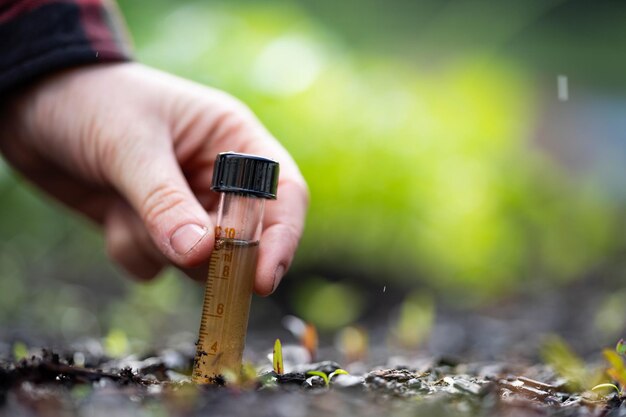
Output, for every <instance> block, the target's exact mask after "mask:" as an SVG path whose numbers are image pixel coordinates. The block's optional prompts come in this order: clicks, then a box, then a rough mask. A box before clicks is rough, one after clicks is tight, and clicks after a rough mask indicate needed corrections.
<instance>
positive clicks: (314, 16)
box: [0, 0, 626, 356]
mask: <svg viewBox="0 0 626 417" xmlns="http://www.w3.org/2000/svg"><path fill="white" fill-rule="evenodd" d="M119 5H120V8H121V10H122V13H123V14H124V16H125V18H126V21H127V23H128V26H129V30H130V32H131V35H132V38H133V39H134V43H135V49H136V56H137V58H138V59H139V60H140V61H142V62H144V63H146V64H148V65H152V66H155V67H157V68H160V69H163V70H165V71H169V72H172V73H174V74H177V75H179V76H182V77H186V78H190V79H192V80H195V81H197V82H200V83H203V84H206V85H210V86H214V87H217V88H220V89H224V90H226V91H228V92H230V93H232V94H234V95H235V96H237V97H239V98H240V99H241V100H243V101H244V102H246V103H247V104H248V105H249V106H250V107H251V108H252V109H253V110H254V111H255V112H256V114H257V115H258V117H259V118H260V119H261V120H262V121H263V123H265V124H266V126H267V127H268V128H269V129H270V131H272V132H273V133H274V134H275V135H276V137H278V138H279V139H280V141H281V142H282V143H283V144H284V146H285V147H286V148H287V149H288V150H289V151H290V152H291V154H292V155H293V156H294V158H295V159H296V161H297V162H298V163H299V165H300V167H301V169H302V171H303V173H304V176H305V177H306V179H307V181H308V183H309V186H310V190H311V196H312V199H311V202H312V203H311V208H310V213H309V217H308V223H307V228H306V232H305V234H304V237H303V240H302V244H301V247H300V249H299V252H298V255H297V258H296V260H295V263H294V265H293V267H292V270H291V271H290V273H289V274H288V276H287V278H286V280H284V281H283V283H284V284H283V285H282V286H281V288H280V289H279V291H278V293H277V294H276V295H275V296H273V297H270V298H267V299H259V298H255V300H254V302H253V311H254V313H253V317H252V320H251V324H250V332H251V337H250V339H249V340H251V343H252V344H253V345H254V343H258V345H259V346H264V347H267V348H268V349H269V348H271V344H272V341H273V339H274V338H275V337H277V336H278V335H280V334H282V333H281V332H282V331H284V330H279V329H280V317H282V316H283V315H284V314H287V313H290V314H295V315H297V316H299V317H302V318H303V319H305V320H307V321H310V322H312V323H314V324H315V325H316V326H317V327H318V329H319V330H320V332H321V334H322V339H323V340H324V337H326V338H327V340H332V337H333V336H334V335H335V334H337V332H338V331H340V330H341V329H344V330H345V326H348V325H353V324H355V323H356V324H359V325H360V326H364V327H368V326H369V329H368V331H369V332H371V333H372V337H371V339H373V340H378V341H379V344H381V345H385V344H386V343H387V342H388V341H390V342H389V343H391V344H393V341H394V340H395V341H396V342H398V339H406V340H400V341H399V342H398V343H396V345H403V346H405V347H406V346H408V347H409V348H411V349H418V350H419V349H422V350H426V351H431V352H441V351H442V350H444V351H445V349H452V350H451V352H452V353H458V352H457V351H455V350H454V349H453V348H452V347H451V346H456V348H458V349H460V350H459V352H462V351H463V346H468V345H469V344H470V342H471V343H474V345H473V346H474V347H473V349H474V350H475V351H476V350H481V349H482V350H481V351H484V352H487V356H489V355H490V353H489V352H491V350H490V349H491V347H493V345H494V344H498V343H500V345H499V346H505V347H506V349H510V348H511V347H514V346H516V345H517V346H518V345H519V343H518V342H519V339H520V338H525V337H526V336H527V335H528V334H532V333H536V332H537V331H540V332H546V333H548V332H558V333H562V334H563V335H565V336H566V337H568V336H569V337H570V338H571V339H580V337H579V336H580V335H581V334H582V332H585V334H589V335H591V336H592V337H591V338H590V339H585V340H584V341H581V340H579V342H578V343H583V344H584V343H586V345H584V348H587V349H599V347H602V346H604V344H606V343H613V342H614V341H615V340H616V338H618V337H619V336H620V334H621V335H623V334H624V332H625V331H626V260H625V259H626V258H625V256H624V255H625V254H626V233H625V232H626V224H625V221H624V218H625V214H626V175H625V174H626V134H625V133H624V132H626V117H625V115H626V50H625V49H626V42H625V40H626V25H624V24H623V22H625V21H626V5H625V4H624V3H623V2H617V1H596V2H586V1H578V0H573V1H561V0H557V1H546V0H532V1H530V0H529V1H524V2H517V1H500V2H493V1H463V2H460V1H440V0H419V1H413V0H394V1H384V0H347V1H341V2H337V1H332V0H315V1H311V0H294V1H264V2H254V1H244V0H228V1H225V0H224V1H218V0H211V1H195V2H193V1H174V0H169V1H166V0H154V1H151V2H150V3H149V5H148V4H147V3H146V2H140V1H137V0H135V1H133V0H120V1H119ZM0 200H1V201H2V204H1V205H0V344H4V345H5V346H9V348H10V345H12V344H13V343H14V342H15V341H25V342H27V343H28V342H30V341H33V340H36V341H40V340H43V341H45V343H52V344H57V345H59V346H69V345H71V343H74V342H75V341H79V340H84V339H86V338H100V337H102V338H104V340H105V348H106V349H108V352H109V353H110V354H111V355H115V354H123V353H128V352H130V351H141V350H146V349H150V348H152V347H154V346H164V345H167V344H171V343H178V342H179V341H183V342H184V343H191V342H193V340H194V339H195V337H196V332H197V328H198V323H199V319H200V309H201V301H202V294H203V289H202V288H201V287H200V286H198V285H197V284H194V283H192V282H190V281H189V280H187V279H185V278H183V277H181V276H179V274H178V273H177V272H175V271H173V270H171V271H167V272H164V273H163V274H162V276H161V277H160V278H159V279H158V280H156V281H154V282H152V283H150V284H147V285H142V284H136V283H134V282H132V281H129V280H127V279H125V278H124V277H123V276H122V275H121V274H120V273H119V272H118V271H117V270H116V269H115V267H114V266H113V265H111V264H110V263H109V262H108V261H107V259H106V256H105V254H104V249H103V242H102V239H101V237H100V235H99V234H98V232H97V231H96V230H94V228H93V227H92V226H91V225H89V224H87V223H86V222H85V221H83V220H81V219H78V218H76V217H75V216H73V215H71V214H69V213H68V212H67V211H66V210H65V209H63V208H61V207H60V206H58V205H57V204H55V203H51V202H50V201H47V200H46V199H45V198H43V197H42V196H41V195H40V194H39V193H38V192H37V191H35V190H33V189H32V188H31V187H30V186H29V185H28V184H26V183H25V182H24V181H23V180H22V179H20V178H19V177H17V176H16V175H15V174H14V173H13V172H12V171H11V169H10V168H9V167H8V166H7V165H6V164H5V163H4V162H2V161H0ZM511 306H513V307H511ZM468 311H471V312H474V313H473V314H478V317H480V318H481V319H480V320H479V322H480V324H476V323H478V322H474V321H471V320H473V319H469V318H468V317H470V316H468V315H467V314H466V312H468ZM472 317H473V316H472ZM522 318H523V319H522ZM497 319H504V320H500V321H498V320H497ZM468 320H469V321H471V323H470V322H469V321H468ZM472 323H474V325H476V326H478V327H472V326H473V324H472ZM360 328H363V327H360ZM475 328H476V329H478V328H479V329H480V330H477V331H476V334H477V335H479V336H480V337H479V336H473V334H474V331H473V330H468V329H475ZM512 328H515V329H516V330H515V331H516V332H517V333H514V334H510V333H507V334H508V335H509V336H508V340H509V342H502V340H501V338H500V339H498V335H500V336H501V335H502V334H504V333H506V332H511V329H512ZM268 329H275V330H271V331H270V330H268ZM352 329H355V328H352ZM376 329H378V330H376ZM381 329H382V330H381ZM538 329H539V330H538ZM377 332H378V333H380V334H381V335H383V336H381V337H380V338H378V337H377V336H375V335H376V334H377ZM339 334H345V332H344V333H339ZM394 334H395V336H394ZM398 334H399V336H398ZM483 336H484V337H483ZM474 339H476V340H474ZM478 339H480V340H478ZM472 340H473V342H472ZM255 341H256V342H255ZM481 341H482V342H481ZM481 343H482V345H481ZM490 346H491V347H490ZM502 349H504V348H502ZM502 352H503V350H499V351H494V353H493V355H496V356H497V355H498V354H500V355H501V354H502Z"/></svg>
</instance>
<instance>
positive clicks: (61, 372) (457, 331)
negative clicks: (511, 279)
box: [0, 279, 626, 417]
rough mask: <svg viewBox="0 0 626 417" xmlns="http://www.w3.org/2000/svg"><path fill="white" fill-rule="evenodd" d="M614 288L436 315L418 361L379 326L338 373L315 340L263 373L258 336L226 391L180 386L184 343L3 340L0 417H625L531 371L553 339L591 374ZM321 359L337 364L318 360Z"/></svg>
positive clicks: (540, 369) (624, 405) (184, 376)
mask: <svg viewBox="0 0 626 417" xmlns="http://www.w3.org/2000/svg"><path fill="white" fill-rule="evenodd" d="M616 285H617V284H616ZM615 290H616V287H614V286H613V284H610V285H609V284H606V283H602V282H601V281H600V280H597V279H593V280H587V281H582V282H580V283H577V284H576V285H573V286H569V287H568V288H565V289H557V290H555V291H557V292H556V293H545V294H544V295H542V296H540V297H538V296H536V295H534V296H532V297H529V298H523V297H522V298H518V299H512V300H508V301H507V302H506V303H503V304H502V305H499V306H498V305H495V306H492V307H490V308H489V309H483V310H481V311H475V312H473V313H471V314H468V313H467V312H462V311H455V310H454V309H451V308H448V309H445V308H441V309H440V310H441V311H439V309H438V311H437V322H436V323H435V326H434V328H433V330H432V332H431V335H430V338H429V340H428V342H427V343H426V344H425V345H424V346H422V347H421V348H420V350H419V352H420V354H419V355H418V356H415V354H409V353H407V352H404V353H403V352H402V351H393V350H391V349H389V348H388V347H387V346H384V340H385V338H384V334H385V332H384V327H385V323H378V324H377V325H374V324H371V328H370V340H371V341H372V345H373V346H371V349H370V352H369V356H368V360H367V362H365V363H351V364H348V363H341V361H342V359H341V356H340V355H338V354H337V352H336V351H333V349H331V348H328V346H330V345H332V343H330V341H329V340H325V341H324V340H323V341H322V342H321V346H322V349H320V351H319V354H318V362H316V363H303V361H301V360H297V359H293V358H298V356H297V355H294V354H292V353H293V351H297V348H295V347H294V346H291V347H290V346H289V345H287V346H285V345H284V346H283V355H284V357H285V358H286V359H285V361H286V363H285V366H286V370H287V371H288V372H289V373H286V374H283V375H276V374H275V373H274V372H273V371H271V369H270V367H271V362H269V361H268V360H267V359H266V358H265V357H264V356H265V355H264V353H263V352H269V351H270V348H271V346H272V343H269V342H268V341H267V340H262V339H263V337H264V338H265V339H267V333H268V332H267V331H263V334H264V336H263V337H259V335H258V334H256V335H255V334H254V332H252V334H249V335H248V340H249V346H248V348H249V349H250V350H251V351H252V353H254V354H255V355H253V356H255V360H256V364H257V367H256V369H255V371H256V375H257V376H256V377H254V376H253V377H252V378H249V379H248V380H246V381H244V382H240V383H237V384H233V383H227V382H226V381H225V380H217V381H215V382H216V384H213V385H207V386H200V385H195V384H193V383H191V382H190V374H191V369H192V365H193V357H194V353H195V352H194V348H195V347H194V345H193V342H192V341H188V342H181V343H179V344H178V345H176V347H174V348H173V347H166V348H163V349H161V350H156V351H154V352H151V353H149V354H145V355H143V356H140V357H139V356H135V355H133V356H129V357H126V358H122V359H112V358H108V357H106V356H105V355H104V354H103V353H102V352H103V349H102V346H101V344H100V341H98V340H95V339H90V340H86V341H84V342H83V343H82V344H80V343H77V344H72V348H71V350H70V349H68V350H62V349H61V350H57V351H55V352H53V351H51V350H36V349H32V348H31V349H30V356H29V357H28V358H27V359H22V360H20V361H15V360H11V359H9V358H10V357H11V356H12V355H11V353H10V350H11V349H10V345H9V344H7V343H6V341H8V340H11V339H10V337H9V338H7V337H4V338H3V339H4V341H5V343H4V344H3V343H0V416H11V417H14V416H17V417H20V416H34V415H40V416H55V417H56V416H71V415H80V416H90V417H91V416H96V417H97V416H106V417H110V416H185V417H186V416H207V415H215V416H237V417H240V416H248V415H260V416H279V417H280V416H285V417H287V416H288V417H304V416H315V417H319V416H328V415H333V416H355V415H358V416H380V415H393V416H414V415H428V416H457V415H458V416H581V417H582V416H585V417H586V416H606V417H626V401H625V400H626V398H624V397H620V396H619V395H618V394H617V393H616V392H613V393H609V394H606V396H600V395H597V394H593V393H590V392H583V390H580V389H579V390H574V391H573V392H572V390H571V388H569V387H570V385H569V384H568V383H569V382H570V381H568V380H566V379H564V378H563V377H562V376H559V375H558V374H557V373H556V372H555V371H554V370H553V369H552V368H550V367H549V366H547V365H544V364H541V360H540V357H539V355H538V352H539V350H540V349H539V347H540V343H541V340H542V337H544V336H545V335H546V334H551V333H557V334H560V335H562V336H564V337H565V339H567V340H568V342H569V343H570V345H571V346H572V347H573V348H574V350H575V351H577V352H578V353H580V354H583V356H584V357H585V359H587V360H588V361H590V362H594V361H595V362H596V363H598V364H601V362H599V361H601V356H600V351H601V348H602V347H605V346H611V345H612V344H613V345H614V342H611V341H613V340H616V339H614V338H613V337H614V336H612V335H609V336H604V337H605V338H606V340H604V339H602V338H601V337H600V335H599V333H597V330H595V329H594V326H593V325H592V321H593V320H594V315H593V312H594V311H597V310H598V308H599V306H601V304H602V302H603V301H602V300H603V299H604V297H605V296H607V295H610V294H611V293H613V292H614V291H615ZM581 300H585V302H584V303H583V302H581ZM376 326H377V327H376ZM275 334H276V332H271V335H272V337H274V336H273V335H275ZM622 336H623V335H622ZM1 341H2V340H0V342H1ZM376 341H378V342H376ZM381 341H382V342H381ZM31 345H32V344H31ZM44 345H45V344H44ZM290 349H291V353H290ZM33 353H34V354H33ZM289 357H291V358H292V359H291V360H292V363H291V365H290V366H288V364H287V358H289ZM2 358H4V359H2ZM323 359H332V360H334V361H337V362H333V361H322V362H319V360H323ZM338 362H339V363H338ZM340 367H342V368H345V369H347V370H348V371H349V372H350V374H349V375H336V376H334V377H333V378H332V379H331V380H330V383H329V384H326V383H325V381H324V380H323V378H321V377H320V376H314V375H311V374H308V372H310V371H319V372H323V373H325V374H326V375H330V374H331V373H332V372H333V371H335V370H336V369H338V368H340Z"/></svg>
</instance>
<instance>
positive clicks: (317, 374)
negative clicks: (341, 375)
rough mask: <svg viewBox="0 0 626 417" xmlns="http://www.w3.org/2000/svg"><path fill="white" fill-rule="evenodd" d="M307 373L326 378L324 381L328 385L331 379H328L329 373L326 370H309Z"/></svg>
mask: <svg viewBox="0 0 626 417" xmlns="http://www.w3.org/2000/svg"><path fill="white" fill-rule="evenodd" d="M306 374H307V375H312V376H319V377H321V378H322V379H323V380H324V383H325V384H326V386H328V384H329V382H330V380H329V379H328V375H326V374H325V373H324V372H320V371H309V372H307V373H306Z"/></svg>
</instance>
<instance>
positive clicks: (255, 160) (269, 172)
mask: <svg viewBox="0 0 626 417" xmlns="http://www.w3.org/2000/svg"><path fill="white" fill-rule="evenodd" d="M278 171H279V166H278V162H276V161H273V160H271V159H268V158H264V157H262V156H256V155H248V154H244V153H236V152H223V153H220V154H219V155H217V158H216V159H215V168H214V169H213V181H212V184H211V189H212V190H213V191H219V192H225V193H242V194H250V195H254V196H256V197H262V198H268V199H272V200H275V199H276V189H277V188H278Z"/></svg>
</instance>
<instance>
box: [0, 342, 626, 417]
mask: <svg viewBox="0 0 626 417" xmlns="http://www.w3.org/2000/svg"><path fill="white" fill-rule="evenodd" d="M192 357H193V356H192V352H183V351H178V350H164V351H162V352H159V353H158V354H155V355H152V356H148V357H145V358H141V359H137V358H133V357H128V358H125V359H120V360H106V359H105V358H95V357H93V356H92V355H91V354H90V353H89V352H88V351H84V352H81V351H75V352H73V354H72V355H68V354H60V355H59V354H55V353H52V352H49V351H43V352H42V354H41V355H35V356H32V357H30V358H28V359H23V360H21V361H19V362H17V363H12V362H4V363H2V364H1V365H0V415H6V416H31V415H44V416H65V415H84V416H101V415H102V416H104V415H106V416H110V415H115V416H144V415H145V416H148V415H156V416H167V415H174V416H196V415H198V416H199V415H219V416H247V415H262V416H265V415H267V416H290V417H292V416H320V415H321V416H324V415H341V416H348V415H362V416H378V415H384V414H389V413H392V414H393V415H399V416H403V415H421V414H423V415H429V416H437V415H441V416H450V415H462V416H465V415H468V416H469V415H471V416H474V415H477V416H492V415H493V416H496V415H498V416H501V415H506V416H518V415H519V416H535V415H537V416H545V415H550V416H552V415H554V416H611V417H616V416H626V402H625V401H624V398H620V397H619V396H618V395H617V394H616V393H611V394H608V395H607V396H604V397H603V396H599V395H594V394H593V393H590V392H585V393H580V392H572V391H571V389H570V388H568V387H567V382H568V381H567V380H566V379H564V378H562V377H560V376H558V375H557V374H556V373H555V372H553V371H552V370H551V369H550V368H549V367H547V366H545V365H537V366H530V367H529V366H516V365H513V364H506V363H498V362H481V363H457V362H454V361H452V360H449V359H445V358H439V359H433V358H421V359H413V360H408V359H407V360H406V362H407V363H406V364H405V365H396V366H395V367H394V368H388V367H386V366H381V367H375V368H373V369H368V370H366V371H364V372H353V373H350V374H349V375H345V374H337V375H334V376H332V377H331V379H330V381H329V383H326V382H325V381H324V379H323V378H322V376H317V375H312V374H310V373H309V372H310V371H318V372H322V373H324V374H326V375H331V374H332V373H333V372H334V371H335V370H336V369H338V368H339V364H337V363H335V362H331V361H326V362H318V363H313V364H301V365H296V366H292V367H291V372H289V373H286V374H283V375H276V374H275V373H274V372H273V371H263V370H260V369H259V376H258V377H256V378H252V379H248V380H247V381H244V382H240V383H238V384H229V385H228V384H227V385H226V386H197V385H195V384H193V383H191V382H190V381H189V378H188V377H187V376H186V375H185V374H184V373H183V372H188V369H189V367H190V365H191V361H192ZM76 360H78V361H80V362H81V363H76ZM394 360H395V361H396V362H397V361H399V360H400V358H398V357H396V358H395V359H394ZM361 367H363V366H362V365H361ZM352 368H353V369H355V368H358V366H356V367H355V366H352Z"/></svg>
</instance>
